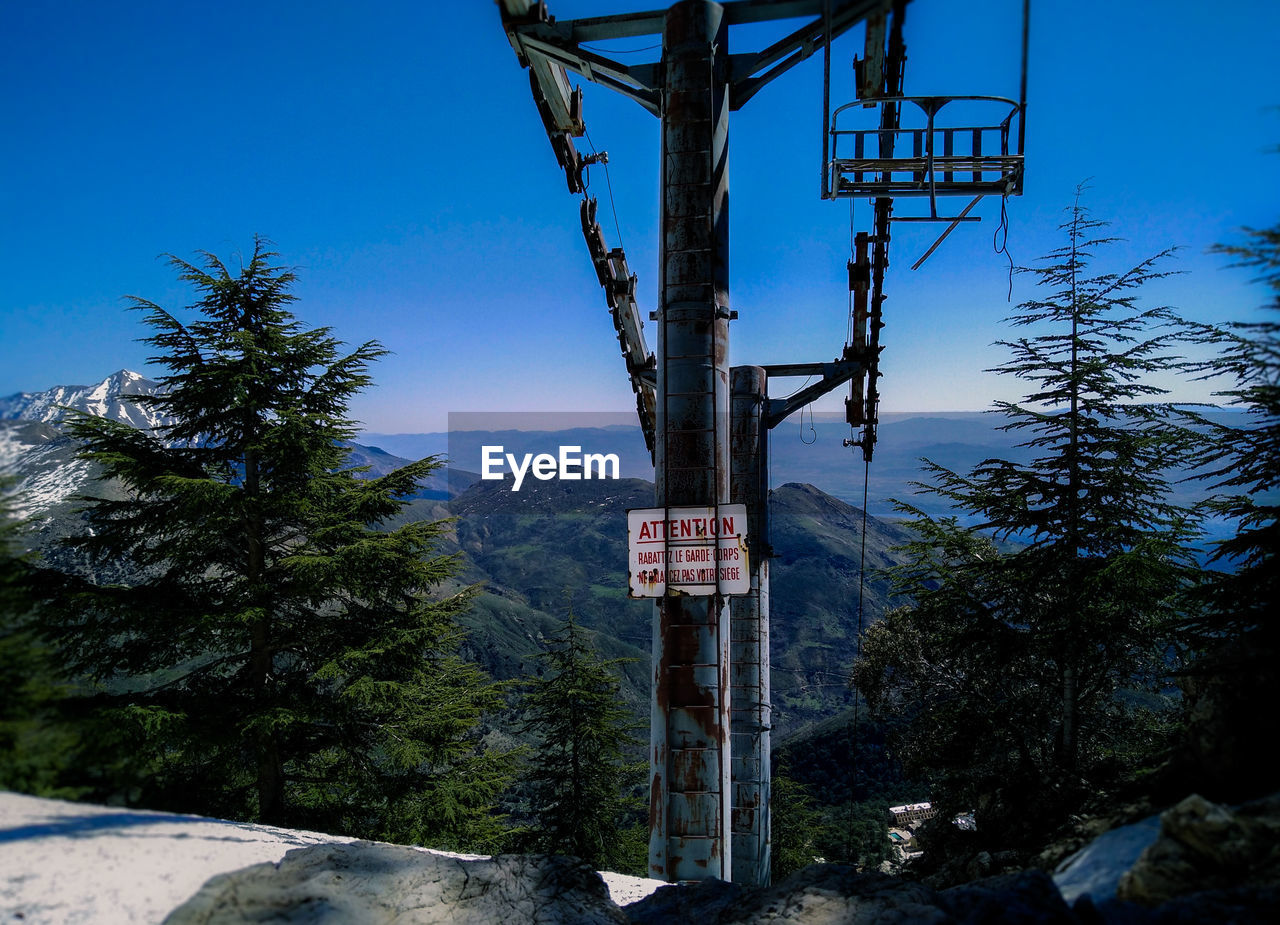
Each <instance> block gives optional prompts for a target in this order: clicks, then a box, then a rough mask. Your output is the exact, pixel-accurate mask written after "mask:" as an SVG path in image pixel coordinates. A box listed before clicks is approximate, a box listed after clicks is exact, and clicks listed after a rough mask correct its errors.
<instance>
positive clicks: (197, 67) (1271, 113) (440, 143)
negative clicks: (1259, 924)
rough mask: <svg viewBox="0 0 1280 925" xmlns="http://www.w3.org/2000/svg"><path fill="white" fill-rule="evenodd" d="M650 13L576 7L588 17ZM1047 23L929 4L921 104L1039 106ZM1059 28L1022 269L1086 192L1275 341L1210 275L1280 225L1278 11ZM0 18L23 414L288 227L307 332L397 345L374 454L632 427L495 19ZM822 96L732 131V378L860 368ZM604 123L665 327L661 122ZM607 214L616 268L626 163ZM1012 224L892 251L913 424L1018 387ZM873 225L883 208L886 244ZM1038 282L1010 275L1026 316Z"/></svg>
mask: <svg viewBox="0 0 1280 925" xmlns="http://www.w3.org/2000/svg"><path fill="white" fill-rule="evenodd" d="M653 5H654V4H649V3H643V2H642V3H631V2H626V0H618V2H616V3H591V2H584V0H549V6H550V9H551V12H552V13H553V14H554V15H556V16H557V17H558V18H562V19H567V18H573V17H575V16H583V15H598V14H600V13H604V12H621V11H625V10H633V9H646V8H650V7H651V6H653ZM975 7H978V8H980V9H981V12H980V13H974V12H973V10H974V8H975ZM1020 8H1021V3H1020V2H1018V0H993V2H989V3H983V4H976V5H975V4H957V3H947V2H944V0H916V2H914V3H912V4H911V6H910V7H909V11H908V16H907V21H906V26H907V29H906V39H907V52H908V56H909V60H908V63H907V74H906V87H907V90H908V92H911V93H916V94H927V93H989V94H997V95H1005V96H1016V95H1017V81H1018V64H1019V54H1018V34H1019V22H1018V16H1019V11H1020ZM1033 8H1034V9H1033V14H1032V47H1031V62H1030V65H1031V66H1030V87H1029V93H1028V96H1029V104H1030V114H1029V117H1028V140H1027V181H1026V195H1024V196H1023V197H1021V198H1020V199H1013V200H1011V201H1010V203H1009V215H1010V222H1011V228H1010V233H1009V247H1010V250H1011V251H1012V253H1013V256H1014V258H1015V260H1017V261H1018V262H1029V261H1031V260H1033V259H1034V258H1035V257H1036V256H1037V255H1039V254H1042V253H1044V252H1046V251H1048V250H1050V249H1051V248H1052V247H1054V246H1056V245H1057V243H1058V241H1059V238H1058V237H1057V234H1056V232H1055V230H1054V229H1055V226H1056V225H1057V223H1058V222H1059V221H1060V220H1061V218H1062V210H1063V209H1064V208H1065V207H1067V206H1068V205H1069V204H1070V202H1071V199H1072V196H1073V193H1074V190H1075V188H1076V186H1077V184H1078V183H1080V182H1082V181H1085V180H1088V183H1089V185H1090V186H1091V189H1090V191H1089V192H1088V193H1087V194H1086V200H1085V201H1086V203H1087V205H1088V206H1089V207H1090V208H1091V209H1092V210H1093V212H1094V214H1095V216H1096V217H1099V218H1106V219H1109V220H1111V221H1112V222H1113V223H1114V229H1113V230H1114V231H1115V232H1116V233H1117V234H1120V235H1122V236H1124V237H1125V238H1126V239H1127V240H1126V241H1125V242H1124V243H1123V244H1121V245H1119V246H1117V247H1116V248H1115V249H1114V250H1113V251H1112V252H1111V254H1110V255H1109V256H1108V257H1107V258H1106V259H1105V260H1103V261H1102V266H1104V267H1113V268H1117V269H1119V268H1121V265H1122V264H1127V263H1130V262H1136V261H1137V260H1140V259H1142V258H1143V257H1145V256H1148V255H1150V254H1152V253H1154V252H1156V251H1159V250H1162V249H1164V248H1166V247H1169V246H1173V245H1178V246H1180V247H1181V248H1182V250H1181V251H1180V253H1179V256H1178V258H1177V259H1176V260H1175V261H1174V262H1173V263H1171V264H1170V268H1171V269H1175V268H1176V269H1180V270H1183V271H1185V272H1184V274H1183V275H1179V276H1177V277H1175V278H1173V279H1170V280H1167V281H1164V282H1163V283H1161V284H1160V285H1159V286H1155V287H1152V289H1151V291H1150V293H1149V297H1150V298H1151V299H1152V300H1153V301H1159V302H1166V303H1171V304H1174V305H1176V306H1178V307H1179V308H1180V309H1181V310H1182V311H1183V312H1184V313H1185V314H1187V315H1190V316H1193V317H1196V318H1200V319H1203V320H1225V319H1248V318H1250V317H1256V314H1257V310H1256V306H1257V305H1258V304H1259V303H1260V302H1261V301H1262V299H1263V292H1262V290H1261V289H1260V288H1259V287H1257V286H1251V285H1249V282H1248V277H1247V274H1245V273H1242V272H1241V271H1233V270H1226V269H1223V266H1224V261H1223V260H1222V259H1221V258H1219V257H1215V256H1210V255H1207V254H1206V253H1205V251H1206V248H1207V247H1208V246H1209V245H1211V244H1212V243H1214V242H1218V241H1230V240H1233V239H1235V238H1236V237H1237V235H1238V231H1237V230H1238V229H1239V228H1240V226H1243V225H1254V226H1261V225H1270V224H1273V223H1275V222H1276V220H1277V218H1278V217H1280V184H1277V182H1276V177H1277V175H1280V171H1278V170H1277V168H1278V167H1280V159H1278V156H1277V155H1275V154H1270V153H1268V149H1270V148H1272V147H1274V146H1275V144H1276V143H1277V142H1280V110H1277V108H1276V106H1277V104H1280V91H1277V89H1276V88H1277V87H1280V80H1277V78H1278V77H1280V74H1278V73H1277V70H1280V68H1277V65H1276V64H1275V61H1276V57H1275V52H1274V44H1275V38H1276V36H1277V35H1280V4H1277V3H1274V2H1271V0H1244V2H1238V3H1233V4H1231V5H1230V6H1229V7H1226V8H1224V9H1226V10H1227V11H1228V12H1224V13H1219V14H1214V13H1211V12H1210V11H1209V9H1208V8H1207V7H1206V6H1205V5H1204V4H1202V3H1192V2H1182V0H1171V2H1166V3H1154V2H1136V0H1112V2H1108V3H1102V2H1093V0H1081V2H1068V0H1033ZM4 20H5V21H4V29H3V30H0V85H2V86H3V87H4V93H3V94H2V95H0V119H2V120H3V121H2V124H3V128H4V131H3V133H2V134H0V177H2V179H0V216H3V221H0V280H3V285H2V286H0V395H5V394H10V393H12V392H16V391H20V390H36V389H44V388H48V387H49V386H51V385H54V384H65V383H85V382H91V381H96V380H98V379H101V378H103V377H104V376H106V375H107V374H109V373H110V372H112V371H114V370H116V369H119V368H121V367H129V368H133V369H137V370H139V371H142V372H144V373H145V372H148V371H149V370H148V369H147V368H146V367H145V365H144V364H145V360H146V356H147V353H148V351H147V348H146V347H145V345H142V344H139V343H137V342H136V338H138V337H140V336H142V335H143V334H145V330H144V329H143V328H142V326H141V325H140V324H139V321H138V316H137V315H136V314H134V313H131V312H127V311H126V310H125V309H124V304H125V303H124V299H123V298H122V297H123V296H125V295H127V294H136V295H141V296H144V297H147V298H150V299H153V300H155V301H158V302H160V303H161V304H164V305H166V306H168V307H173V308H179V307H181V306H183V305H186V304H187V303H188V302H189V298H188V296H189V293H188V292H186V291H184V290H183V288H182V287H181V286H180V285H178V284H177V283H176V281H175V280H174V278H173V273H172V271H171V270H170V269H169V268H168V267H167V266H166V265H165V263H164V262H163V261H162V260H158V259H157V255H160V254H162V253H165V252H173V253H177V254H179V255H182V256H190V255H191V254H192V252H193V251H195V250H197V249H207V250H211V251H214V252H215V253H218V254H219V255H221V256H223V257H224V258H227V259H234V255H235V254H236V253H237V251H243V250H246V249H248V248H249V247H250V246H251V241H252V237H253V235H254V234H255V233H260V234H263V235H265V236H267V237H269V238H271V239H272V240H274V241H275V242H276V245H277V247H278V249H279V250H280V251H281V253H282V255H283V258H284V260H285V261H286V262H287V263H290V264H292V265H295V266H296V267H298V268H299V273H300V282H299V285H298V286H297V290H296V292H297V294H298V296H299V302H298V303H297V306H296V311H297V313H298V315H299V316H300V317H301V318H302V319H303V320H304V321H305V322H307V323H309V324H312V325H330V326H332V327H333V328H334V329H335V333H336V334H337V335H338V336H339V337H341V338H342V339H344V340H346V341H348V342H352V343H354V342H359V341H363V340H366V339H370V338H376V339H377V340H379V341H381V342H382V343H383V344H384V345H385V346H387V347H388V348H390V349H391V350H392V351H394V355H393V356H390V357H388V358H386V359H385V360H383V361H382V362H381V363H379V364H378V365H377V366H376V367H375V369H374V375H375V379H376V381H377V387H376V388H374V389H372V390H370V391H369V392H368V393H366V394H365V395H362V396H361V397H360V398H358V399H357V400H356V402H355V403H354V404H353V408H352V410H353V413H354V414H355V416H357V417H358V418H359V419H361V420H362V421H364V422H365V424H366V425H367V427H368V429H370V430H373V431H383V432H412V431H426V430H443V429H444V428H445V421H446V415H447V413H448V412H450V411H454V412H457V411H507V410H520V409H534V410H564V411H592V410H627V409H629V408H631V407H632V404H631V399H630V389H629V387H628V384H627V381H626V376H625V373H624V370H623V364H622V361H621V358H620V356H619V355H618V352H617V347H616V342H615V340H614V337H613V330H612V326H611V323H610V321H609V317H608V314H607V311H606V308H605V303H604V300H603V296H602V294H601V292H600V289H599V287H598V286H597V284H596V281H595V275H594V272H593V270H592V268H591V263H590V260H589V258H588V257H587V254H586V250H585V246H584V245H583V242H582V240H581V235H580V232H579V228H578V210H577V201H576V199H575V198H574V197H573V196H571V195H570V194H569V193H568V192H567V190H566V189H565V185H564V178H563V174H562V173H561V172H560V171H559V169H558V168H557V166H556V164H555V160H554V157H553V155H552V153H551V150H550V147H549V145H548V144H547V141H546V138H545V135H544V134H543V131H542V128H541V124H540V122H539V120H538V117H537V114H536V112H535V110H534V107H533V104H532V101H531V99H530V97H529V92H528V82H527V75H526V73H525V72H523V71H521V70H520V69H519V67H518V65H517V64H516V61H515V57H514V55H513V54H512V52H511V50H510V46H509V45H508V44H507V42H506V39H505V37H504V35H503V33H502V30H501V28H500V25H499V20H498V14H497V10H496V8H495V6H494V5H493V4H492V3H491V2H488V0H455V2H448V3H422V2H397V0H387V2H380V3H376V4H355V3H336V2H270V0H255V2H252V3H249V2H241V0H227V2H223V3H219V4H216V5H206V4H194V3H172V2H133V3H115V2H112V3H88V2H83V0H81V2H57V0H48V2H40V3H34V4H10V5H9V6H8V7H7V8H6V11H5V13H4ZM786 25H790V24H784V25H782V26H778V25H774V26H772V27H764V26H760V27H752V28H751V29H749V30H742V31H735V32H734V34H733V35H732V36H731V40H730V41H731V47H732V48H733V49H736V50H742V51H745V50H750V49H752V48H758V47H762V46H763V45H764V44H765V43H766V42H767V41H768V40H769V38H770V36H771V35H776V34H780V32H781V31H783V30H784V29H785V27H786ZM649 44H652V42H651V41H646V40H645V39H632V40H627V41H622V42H618V43H614V47H615V48H618V49H622V50H629V49H638V48H642V47H644V46H645V45H649ZM860 47H861V30H860V29H855V30H854V31H852V32H851V33H849V34H848V35H846V36H845V37H844V38H843V39H841V40H840V41H839V42H837V44H836V48H835V57H834V63H833V90H832V98H833V101H835V102H842V101H844V100H846V99H848V98H850V97H851V92H850V90H849V87H850V84H851V77H850V70H849V61H850V58H851V56H852V55H853V54H855V53H856V52H857V51H859V50H860ZM656 54H657V51H656V50H647V51H640V52H638V53H636V54H631V55H626V56H625V57H626V59H628V60H632V59H634V60H647V59H649V58H650V57H652V56H655V55H656ZM620 57H623V56H622V55H620ZM820 78H821V57H820V56H815V57H814V58H813V59H811V60H810V61H808V62H806V63H805V64H804V65H802V66H800V67H797V68H796V69H794V70H793V71H792V72H790V73H789V74H787V75H785V76H784V77H782V78H780V79H779V80H777V81H775V82H774V83H773V84H771V85H770V86H769V87H767V88H766V89H765V90H763V91H762V92H761V93H760V94H759V96H757V97H756V98H755V99H754V100H752V101H751V102H750V103H749V104H748V105H747V106H746V107H745V108H744V109H743V110H741V111H739V112H738V113H735V114H734V121H733V123H732V127H731V130H730V133H731V134H730V137H731V156H730V171H731V180H730V184H731V186H730V188H731V209H730V213H731V233H732V245H731V258H730V265H731V273H732V281H731V293H730V298H731V301H732V304H733V307H734V308H735V309H736V310H737V311H738V312H739V314H740V320H739V321H737V322H735V323H734V325H733V326H732V327H731V336H732V338H733V341H732V360H733V362H734V363H777V362H793V361H803V360H822V359H830V358H832V357H834V356H835V355H836V354H837V353H839V351H840V348H841V346H842V344H843V342H844V335H845V326H846V315H847V302H846V298H847V294H846V285H845V279H844V276H845V273H844V263H845V260H846V257H847V252H848V240H849V239H848V227H849V213H848V206H847V204H846V203H844V202H841V203H830V202H823V201H821V200H820V199H819V198H818V195H817V185H818V176H819V173H818V171H819V166H818V160H819V157H818V155H819V150H820V143H821V136H820V127H821V83H820ZM585 116H586V122H587V127H588V130H589V131H590V134H591V140H592V141H593V142H594V144H595V146H596V147H598V148H601V149H607V150H608V151H609V154H610V180H611V182H612V188H613V192H614V198H615V200H616V203H617V210H618V218H619V223H620V226H621V232H622V243H623V244H624V245H625V246H626V249H627V253H628V256H629V258H630V262H631V265H632V268H633V269H634V270H635V271H636V272H637V273H638V274H639V276H640V290H639V291H640V301H641V304H642V309H643V310H644V311H645V312H646V313H647V312H648V310H650V309H652V308H653V307H655V304H654V302H655V286H654V279H655V276H656V263H657V247H656V245H657V214H656V205H657V195H658V193H657V142H658V122H657V120H656V119H655V118H654V117H652V116H650V115H649V114H647V113H646V112H644V111H643V110H642V109H640V107H638V106H637V105H635V104H634V103H630V102H628V101H626V100H624V99H621V98H619V97H616V96H614V95H612V94H610V93H609V92H608V91H605V90H603V89H601V88H598V87H594V86H590V85H588V87H587V91H586V106H585ZM580 146H581V147H583V148H586V147H587V144H586V140H585V139H583V140H581V142H580ZM591 192H592V193H593V194H595V195H598V196H599V197H600V199H601V203H602V204H601V220H602V224H603V225H604V227H605V230H606V235H607V237H608V239H609V243H610V244H611V245H613V244H615V243H617V242H616V237H617V234H616V232H615V231H614V228H613V222H612V215H611V214H610V212H609V211H608V208H609V207H608V192H607V189H606V183H605V176H604V172H603V171H602V170H600V169H599V168H594V169H593V170H592V172H591ZM998 205H999V204H998V203H997V202H994V201H992V200H986V201H984V203H983V204H982V206H980V207H979V212H980V214H982V215H983V219H984V220H983V221H982V222H981V223H980V224H977V225H967V226H962V227H961V228H959V229H957V230H956V231H955V232H954V233H953V234H952V235H951V237H950V238H949V239H948V241H947V242H946V243H945V244H944V245H943V246H942V248H941V249H940V250H939V251H938V252H937V253H935V254H934V255H933V256H932V257H931V258H930V259H929V261H928V262H927V263H925V264H924V266H923V267H922V268H921V269H920V270H918V271H915V272H912V271H911V269H910V266H911V264H912V263H914V262H915V260H916V258H917V257H918V256H919V255H920V254H922V253H923V252H924V250H925V249H926V248H927V247H928V245H929V243H930V242H931V241H932V238H933V236H936V234H937V233H938V231H939V230H940V228H939V227H937V226H914V227H912V226H906V225H898V226H896V228H895V237H894V243H893V251H892V254H891V257H892V261H893V262H892V267H891V270H890V275H889V278H888V281H887V283H886V292H887V293H888V295H889V299H888V301H887V303H886V306H885V311H886V316H885V320H886V322H887V323H888V327H887V328H886V329H885V332H884V335H883V342H884V343H885V345H886V350H885V354H884V364H883V370H884V373H885V376H884V379H883V382H882V395H883V403H882V407H883V408H884V409H886V410H962V409H977V408H984V407H987V406H988V405H989V403H990V401H991V400H992V399H993V398H996V397H1012V396H1013V395H1014V394H1016V385H1015V384H1013V383H1006V382H1001V381H998V380H996V379H994V378H993V377H991V376H990V375H984V374H983V373H982V372H981V370H983V369H984V368H986V367H989V366H992V365H994V364H995V363H998V362H1000V360H1001V359H1002V354H1001V352H1000V351H999V350H998V349H994V348H991V347H990V346H989V345H990V343H991V342H992V341H994V340H995V339H997V338H999V337H1001V336H1003V335H1004V334H1005V333H1006V332H1005V329H1004V328H1002V327H1001V325H1000V319H1001V318H1003V317H1004V316H1005V315H1006V314H1008V312H1009V311H1010V309H1011V307H1012V306H1011V305H1010V304H1009V303H1007V302H1006V301H1005V294H1006V287H1007V271H1006V264H1005V262H1004V258H1003V257H1002V256H1000V255H998V254H996V253H994V252H993V248H992V240H991V239H992V232H993V231H994V230H995V219H996V217H997V214H998ZM868 214H869V208H868V206H867V205H866V204H865V203H864V202H859V203H857V204H856V206H855V220H856V221H857V222H858V223H859V226H860V227H865V221H866V219H867V217H868ZM1029 286H1030V281H1029V279H1027V278H1025V277H1023V278H1015V281H1014V302H1015V303H1016V302H1017V301H1019V300H1020V299H1023V298H1027V297H1028V296H1029V295H1030V294H1031V289H1030V288H1029ZM646 333H647V334H648V335H649V338H650V342H651V344H652V342H653V341H654V340H655V339H656V332H655V331H654V330H653V326H652V325H649V326H648V327H647V331H646ZM1182 394H1184V395H1186V397H1197V396H1196V394H1194V393H1192V392H1186V393H1182ZM838 402H839V398H838V397H837V396H832V397H831V399H830V400H829V401H828V403H827V405H830V406H832V407H834V406H836V405H838ZM821 407H824V406H820V410H821Z"/></svg>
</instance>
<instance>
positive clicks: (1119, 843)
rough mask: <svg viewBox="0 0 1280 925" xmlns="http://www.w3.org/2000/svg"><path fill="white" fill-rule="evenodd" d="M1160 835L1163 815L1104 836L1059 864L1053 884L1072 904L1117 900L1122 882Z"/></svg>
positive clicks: (1105, 833)
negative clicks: (1085, 899)
mask: <svg viewBox="0 0 1280 925" xmlns="http://www.w3.org/2000/svg"><path fill="white" fill-rule="evenodd" d="M1159 834H1160V817H1159V815H1155V816H1148V817H1147V818H1146V819H1143V820H1141V821H1140V822H1134V823H1132V824H1130V825H1122V826H1120V827H1118V828H1115V829H1112V830H1111V831H1110V832H1104V833H1103V834H1102V835H1099V836H1098V837H1097V838H1095V839H1094V840H1093V841H1092V842H1090V843H1089V844H1087V845H1085V846H1084V847H1083V848H1081V849H1080V850H1079V851H1077V852H1076V853H1075V854H1073V855H1071V856H1070V857H1069V858H1067V859H1066V860H1065V861H1063V862H1062V863H1061V864H1059V865H1058V867H1057V869H1056V870H1054V872H1053V882H1054V883H1056V884H1057V885H1058V889H1059V890H1060V891H1061V892H1062V898H1063V899H1065V900H1066V901H1067V902H1068V903H1074V902H1075V901H1076V900H1077V899H1079V898H1080V897H1082V896H1087V897H1089V899H1090V900H1092V901H1093V903H1095V904H1097V903H1101V902H1105V901H1107V900H1109V899H1113V898H1114V897H1115V895H1116V888H1117V887H1118V886H1119V885H1120V878H1121V877H1122V876H1123V875H1124V873H1125V872H1126V871H1127V870H1129V868H1131V867H1132V866H1133V865H1134V863H1135V862H1136V861H1137V860H1138V858H1139V857H1140V856H1141V855H1142V852H1143V851H1145V850H1146V849H1147V847H1148V846H1149V845H1151V843H1152V842H1154V841H1155V840H1156V838H1157V837H1158V836H1159Z"/></svg>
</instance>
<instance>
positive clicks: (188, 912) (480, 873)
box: [165, 842, 627, 925]
mask: <svg viewBox="0 0 1280 925" xmlns="http://www.w3.org/2000/svg"><path fill="white" fill-rule="evenodd" d="M626 921H627V918H626V916H625V915H624V914H623V912H622V910H621V909H619V908H618V907H617V906H616V905H614V904H613V902H612V900H610V899H609V892H608V889H607V888H606V887H605V884H604V881H603V880H602V879H601V878H600V875H599V874H597V873H596V872H595V871H593V870H591V868H590V867H588V866H587V865H586V864H585V863H583V862H582V861H579V860H577V859H576V858H565V857H543V856H536V855H499V856H497V857H494V858H492V859H489V860H461V859H457V858H450V857H443V856H440V855H436V854H430V853H427V852H424V851H418V850H416V849H413V848H405V847H401V846H399V845H383V844H376V843H373V842H353V843H351V844H336V845H314V846H311V847H308V848H299V849H295V850H293V851H290V852H288V853H287V854H286V855H285V856H284V859H283V860H281V861H280V862H279V863H278V864H256V865H254V866H252V867H246V868H244V869H242V870H238V871H232V872H231V873H227V874H221V875H219V876H217V877H214V878H212V879H211V880H209V881H208V882H207V883H206V884H205V885H204V886H203V887H201V889H200V891H199V892H197V893H196V895H195V896H193V897H192V898H191V899H189V900H188V901H187V902H186V903H184V904H183V905H182V906H179V907H178V908H177V909H175V910H174V911H173V912H172V913H170V914H169V916H168V917H167V918H166V919H165V923H166V925H223V923H225V925H230V923H246V922H273V923H287V922H296V923H301V922H306V923H308V925H322V923H339V922H342V923H350V922H359V923H361V925H379V923H384V922H385V923H391V922H395V923H396V925H425V923H446V922H447V923H450V925H464V923H473V922H474V923H477V925H479V923H485V925H488V923H492V922H522V923H524V922H529V923H548V925H550V923H560V922H565V923H569V922H572V923H575V925H577V923H584V925H624V923H626Z"/></svg>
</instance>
